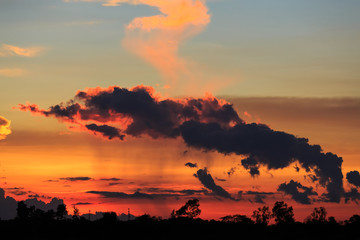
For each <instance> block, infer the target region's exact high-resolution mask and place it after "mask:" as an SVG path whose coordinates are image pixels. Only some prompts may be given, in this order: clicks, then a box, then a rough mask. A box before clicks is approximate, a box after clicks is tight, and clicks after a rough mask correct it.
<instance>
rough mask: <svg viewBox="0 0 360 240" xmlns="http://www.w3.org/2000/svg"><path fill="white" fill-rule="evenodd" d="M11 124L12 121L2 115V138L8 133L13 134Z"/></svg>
mask: <svg viewBox="0 0 360 240" xmlns="http://www.w3.org/2000/svg"><path fill="white" fill-rule="evenodd" d="M10 124H11V121H9V120H7V119H6V118H4V117H2V116H0V140H3V139H5V138H6V136H7V135H9V134H11V129H10Z"/></svg>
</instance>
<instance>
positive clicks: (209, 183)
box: [194, 168, 234, 200]
mask: <svg viewBox="0 0 360 240" xmlns="http://www.w3.org/2000/svg"><path fill="white" fill-rule="evenodd" d="M194 176H195V177H196V178H197V179H199V181H200V182H201V184H202V185H204V187H206V188H207V189H209V190H211V191H212V193H213V194H214V195H216V196H219V197H223V198H227V199H232V200H234V198H232V197H231V195H230V194H229V193H228V192H227V191H226V190H225V189H223V188H222V187H221V186H219V185H217V184H216V183H215V181H214V179H213V177H212V176H211V174H210V173H209V172H208V170H207V169H206V168H204V169H199V170H198V171H197V172H196V174H194Z"/></svg>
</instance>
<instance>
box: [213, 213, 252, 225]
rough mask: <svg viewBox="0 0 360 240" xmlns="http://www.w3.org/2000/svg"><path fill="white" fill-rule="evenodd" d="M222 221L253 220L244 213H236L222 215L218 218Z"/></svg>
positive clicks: (242, 221)
mask: <svg viewBox="0 0 360 240" xmlns="http://www.w3.org/2000/svg"><path fill="white" fill-rule="evenodd" d="M220 219H221V221H222V222H226V223H230V222H232V223H244V224H253V223H254V221H253V220H251V219H250V218H248V217H247V216H245V215H239V214H236V215H227V216H224V217H221V218H220Z"/></svg>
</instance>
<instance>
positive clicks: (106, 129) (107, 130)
mask: <svg viewBox="0 0 360 240" xmlns="http://www.w3.org/2000/svg"><path fill="white" fill-rule="evenodd" d="M85 127H86V128H87V129H89V130H91V131H93V132H94V133H95V134H96V133H100V134H102V135H103V136H104V137H106V138H108V139H109V140H111V139H113V138H119V139H120V140H123V139H124V137H125V135H123V134H120V131H119V129H117V128H116V127H112V126H109V125H105V124H104V125H96V124H94V123H92V124H88V125H85Z"/></svg>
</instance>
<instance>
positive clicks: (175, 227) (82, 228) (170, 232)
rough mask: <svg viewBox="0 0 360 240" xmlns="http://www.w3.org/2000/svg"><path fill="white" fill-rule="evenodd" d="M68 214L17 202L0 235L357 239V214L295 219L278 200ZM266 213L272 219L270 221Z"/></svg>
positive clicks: (317, 212) (318, 212)
mask: <svg viewBox="0 0 360 240" xmlns="http://www.w3.org/2000/svg"><path fill="white" fill-rule="evenodd" d="M72 213H73V214H72V215H68V210H67V208H66V206H65V205H64V204H60V205H59V206H58V207H57V210H56V211H53V210H49V211H47V212H45V211H42V210H39V209H36V208H35V207H28V206H26V204H25V203H24V202H19V203H18V208H17V217H16V218H15V219H13V220H6V221H0V231H1V233H2V236H9V237H11V239H124V238H127V239H264V240H265V239H317V240H318V239H358V238H359V236H360V235H359V234H360V216H359V215H353V216H352V217H350V218H349V219H348V220H346V221H344V222H337V221H336V220H335V218H334V217H327V212H326V209H325V208H323V207H320V208H315V209H314V210H313V212H312V213H311V214H310V215H309V216H308V217H307V218H306V219H305V220H304V222H297V221H295V219H294V214H293V208H292V207H291V206H288V205H287V204H286V203H284V202H276V203H275V204H274V206H273V207H272V208H270V207H267V206H264V207H261V208H258V209H257V210H255V211H254V212H253V215H252V216H251V218H250V217H247V216H245V215H241V214H235V215H228V216H224V217H222V218H220V220H203V219H201V218H198V217H199V215H200V214H201V210H200V203H199V200H198V199H193V200H189V201H188V202H187V203H186V204H185V205H184V206H182V207H181V208H180V209H179V210H173V211H172V213H171V215H170V217H169V218H168V219H162V218H161V217H155V216H150V215H148V214H144V215H142V216H139V217H136V218H135V219H134V220H131V218H130V216H129V219H128V221H120V220H119V218H118V216H117V214H116V213H115V212H107V213H103V215H102V217H101V218H100V219H98V220H94V221H90V220H89V219H88V218H86V217H85V216H86V215H82V216H80V214H79V210H78V209H77V208H76V206H74V207H73V209H72ZM270 219H274V222H275V224H272V225H269V221H270Z"/></svg>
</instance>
